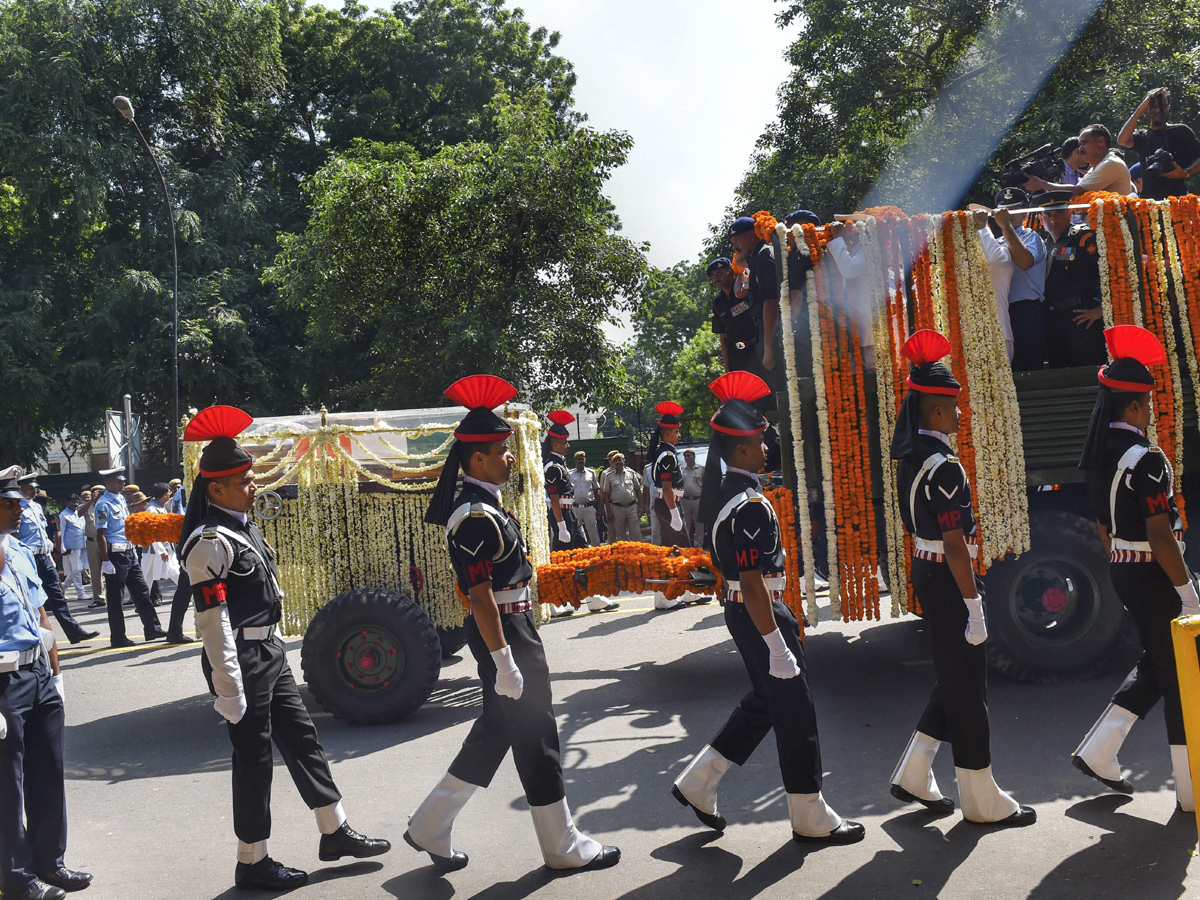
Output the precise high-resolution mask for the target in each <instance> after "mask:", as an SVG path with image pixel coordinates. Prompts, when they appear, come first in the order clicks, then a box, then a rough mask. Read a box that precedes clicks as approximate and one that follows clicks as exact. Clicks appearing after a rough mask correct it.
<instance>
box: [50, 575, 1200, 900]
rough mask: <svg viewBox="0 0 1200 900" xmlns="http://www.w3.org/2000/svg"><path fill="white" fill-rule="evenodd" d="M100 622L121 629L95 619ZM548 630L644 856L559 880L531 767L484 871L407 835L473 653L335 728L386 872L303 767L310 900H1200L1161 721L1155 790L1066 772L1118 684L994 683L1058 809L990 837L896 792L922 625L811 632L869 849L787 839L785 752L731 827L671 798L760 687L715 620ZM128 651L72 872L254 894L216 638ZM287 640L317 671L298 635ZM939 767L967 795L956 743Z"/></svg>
mask: <svg viewBox="0 0 1200 900" xmlns="http://www.w3.org/2000/svg"><path fill="white" fill-rule="evenodd" d="M84 618H85V620H87V621H91V620H93V619H94V620H95V621H96V622H97V625H98V627H102V628H103V627H104V626H103V625H100V624H99V621H100V620H99V617H97V616H96V615H95V614H94V613H88V614H87V615H86V616H85V617H84ZM104 630H105V633H107V629H106V628H105V629H104ZM131 633H132V632H131ZM542 634H543V639H544V640H545V643H546V647H547V655H548V656H549V658H550V663H551V668H552V669H553V670H554V672H555V679H554V692H555V699H556V701H557V702H556V709H557V712H558V715H559V723H560V729H561V732H562V738H563V743H564V766H565V769H566V775H567V782H568V788H567V790H568V797H569V800H570V802H571V805H572V807H573V809H574V810H575V812H576V816H577V820H578V822H579V823H580V825H581V826H582V827H583V828H584V829H585V830H587V831H588V832H590V833H591V834H593V835H595V836H597V837H599V838H602V839H603V840H604V841H605V842H606V843H614V844H617V845H619V846H620V847H621V849H622V852H623V854H624V856H623V859H622V862H621V864H620V865H619V866H617V867H616V868H614V869H611V870H608V871H604V872H596V873H588V874H576V875H573V876H570V877H569V878H562V877H556V876H555V875H553V874H551V873H549V872H548V871H547V870H545V869H544V868H543V867H542V866H541V857H540V855H539V853H538V849H537V843H536V839H535V837H534V834H533V828H532V824H531V822H530V819H529V814H528V812H527V806H526V804H525V801H524V798H523V796H522V792H521V789H520V784H519V782H518V781H517V778H516V773H515V771H514V769H513V768H512V764H511V762H506V763H505V764H504V765H503V766H502V767H501V769H500V772H499V774H498V776H497V778H496V780H495V782H494V783H493V784H492V786H491V788H490V789H489V790H487V791H484V792H480V793H478V794H477V795H476V796H475V798H474V799H473V800H472V801H471V803H470V805H469V806H468V807H467V810H466V812H465V813H464V815H463V816H462V817H461V818H460V820H459V823H458V827H457V830H456V833H455V845H456V847H457V848H459V849H462V850H465V851H467V853H469V854H470V856H471V864H470V866H468V867H467V868H466V869H465V870H463V871H461V872H457V873H454V874H452V875H450V876H448V877H446V878H439V877H437V876H436V875H435V874H434V870H433V869H432V868H431V867H430V866H429V865H428V863H427V859H426V857H424V856H423V855H418V854H416V853H414V852H413V851H412V850H411V849H410V848H408V847H407V846H406V845H404V844H403V843H402V842H401V840H400V837H401V835H402V834H403V832H404V828H405V822H406V819H407V817H408V816H409V814H410V813H411V812H412V811H413V810H414V809H415V808H416V806H417V804H418V803H420V801H421V799H422V798H423V797H424V795H425V793H426V792H427V791H428V790H429V789H430V787H431V786H432V785H433V784H434V782H435V781H436V780H437V778H438V777H440V775H441V774H442V772H443V771H444V770H445V768H446V765H447V763H448V761H449V759H450V758H451V757H452V755H453V754H454V752H455V751H456V750H457V749H458V746H459V744H460V742H461V741H462V738H463V736H464V735H465V733H466V731H467V729H468V727H469V724H470V722H471V721H472V720H473V719H474V717H475V716H476V714H477V712H478V702H479V691H478V682H477V679H476V676H475V673H474V667H473V665H472V663H471V661H470V660H469V657H468V658H465V659H461V660H454V661H451V662H449V663H448V664H447V665H446V667H445V668H444V669H443V671H442V679H441V681H440V682H439V683H438V685H437V688H436V692H435V694H434V696H433V698H432V699H431V702H430V703H428V704H427V705H426V706H425V707H424V708H423V709H421V710H420V711H419V712H418V713H417V714H416V715H414V716H413V717H412V718H410V719H409V720H408V721H406V722H404V723H402V724H400V725H395V726H382V727H373V728H355V727H351V726H348V725H345V724H343V723H341V722H339V721H337V720H335V719H333V718H332V717H330V716H328V715H325V714H323V713H319V712H318V713H317V714H316V715H315V716H314V717H315V719H316V721H317V725H318V728H319V729H320V731H321V737H322V739H323V741H324V744H325V747H326V749H327V750H328V752H329V754H330V757H331V759H332V762H333V771H334V775H335V777H336V778H337V781H338V784H339V786H340V788H341V790H342V791H343V792H344V794H345V798H346V799H345V805H346V809H347V811H348V813H349V817H350V822H351V824H352V825H354V826H355V827H356V828H357V829H359V830H360V831H363V832H365V833H367V834H370V835H372V836H381V837H387V838H389V839H391V841H392V842H393V844H394V845H395V847H394V849H393V850H392V852H391V853H389V854H387V855H386V856H383V857H379V858H377V859H374V860H368V861H363V862H357V863H354V864H351V865H342V866H338V865H323V864H321V863H320V862H319V861H318V860H317V858H316V851H317V831H316V827H315V824H314V822H313V818H312V815H311V814H310V813H309V812H308V811H307V810H306V809H305V808H304V807H303V804H302V803H301V802H300V800H299V798H298V797H297V795H296V792H295V789H294V788H293V787H292V785H291V783H290V780H289V778H288V775H287V771H286V769H284V768H283V766H282V765H281V764H280V765H278V766H277V769H276V774H277V778H276V791H275V800H274V805H273V809H274V815H275V826H274V836H273V837H272V839H271V844H270V851H271V853H272V855H273V856H275V857H276V858H278V859H280V860H282V861H284V862H286V863H287V864H289V865H294V866H298V867H301V868H307V869H309V870H310V872H312V873H313V878H312V882H311V883H310V884H309V885H308V886H306V887H305V888H303V889H301V890H298V891H296V892H294V893H293V895H291V896H294V897H296V898H305V900H307V898H334V897H338V898H340V897H351V896H352V897H355V898H376V897H379V898H388V897H402V898H421V900H450V898H456V900H459V898H461V900H465V898H485V900H524V898H531V897H536V898H560V897H567V896H570V897H571V898H572V900H591V898H624V900H662V898H687V900H695V898H697V897H704V898H708V897H714V898H716V897H719V898H723V900H726V898H727V900H742V898H746V900H748V898H751V897H758V896H760V895H761V896H764V897H770V898H774V897H778V898H784V897H786V898H789V900H792V898H796V897H805V898H810V897H811V898H825V900H867V898H876V897H878V898H885V897H886V898H892V897H896V896H908V897H913V898H920V897H935V896H939V897H947V898H956V900H958V898H976V897H978V898H1024V897H1029V898H1038V900H1042V898H1045V900H1072V898H1084V900H1097V898H1105V897H1122V898H1124V897H1136V898H1154V900H1173V898H1176V897H1182V896H1190V895H1192V894H1195V895H1196V896H1198V897H1200V879H1198V878H1197V876H1196V875H1195V874H1194V873H1195V872H1196V870H1197V865H1196V864H1192V857H1193V852H1194V847H1195V841H1196V827H1195V820H1194V819H1193V818H1192V817H1191V816H1186V815H1182V814H1178V813H1174V792H1173V788H1172V786H1171V785H1172V782H1171V780H1170V779H1171V768H1170V758H1169V754H1168V751H1167V746H1166V740H1165V734H1164V730H1163V723H1162V716H1161V712H1159V713H1157V714H1155V715H1154V716H1152V717H1151V718H1150V720H1148V721H1147V722H1145V723H1140V724H1138V725H1137V726H1135V728H1134V730H1133V734H1132V735H1131V737H1130V739H1129V741H1128V742H1127V744H1126V747H1125V751H1124V752H1123V753H1122V762H1123V763H1124V764H1125V765H1126V766H1127V767H1130V768H1132V779H1133V781H1134V783H1135V784H1136V785H1137V788H1138V791H1137V793H1136V794H1135V795H1134V796H1133V797H1132V798H1126V797H1121V796H1117V795H1112V794H1097V792H1096V791H1095V790H1093V787H1096V788H1099V786H1098V785H1094V783H1093V782H1091V781H1090V780H1089V779H1086V778H1084V777H1083V776H1082V775H1080V774H1079V773H1077V772H1076V771H1075V770H1074V769H1072V768H1071V766H1070V765H1069V760H1068V757H1069V754H1070V752H1071V750H1072V749H1073V748H1074V747H1075V745H1076V744H1077V743H1078V741H1079V739H1080V737H1081V736H1082V735H1083V734H1084V733H1085V731H1086V730H1087V728H1088V727H1089V725H1090V724H1091V722H1092V720H1093V719H1094V717H1095V716H1096V715H1097V714H1098V713H1099V711H1100V710H1101V709H1102V707H1103V706H1104V704H1105V702H1106V700H1107V696H1108V694H1109V693H1110V692H1111V691H1112V690H1113V688H1114V687H1115V685H1116V683H1117V681H1118V679H1117V678H1116V677H1115V676H1114V677H1110V678H1107V679H1104V680H1100V681H1093V682H1088V683H1084V684H1075V685H1065V686H1057V687H1036V686H1027V685H1020V684H1015V683H1012V682H1008V681H1006V680H1003V679H1001V678H1000V677H996V676H994V677H993V678H992V682H991V710H992V725H993V754H994V759H995V769H996V772H997V776H998V780H999V781H1000V783H1001V784H1002V786H1004V787H1006V788H1007V789H1009V790H1011V791H1012V792H1013V793H1014V794H1015V796H1016V797H1017V798H1018V799H1019V800H1020V801H1021V802H1022V803H1026V804H1030V805H1032V806H1034V807H1036V808H1037V810H1038V815H1039V821H1038V823H1037V824H1036V825H1035V826H1033V827H1032V828H1028V829H1024V830H1013V831H993V830H987V829H985V828H980V827H978V826H975V825H973V824H971V823H968V822H964V821H962V819H961V817H959V816H958V815H954V816H949V817H946V818H937V817H934V816H933V815H932V814H931V813H928V812H925V811H923V810H918V811H914V810H913V809H912V808H910V807H905V806H902V805H901V804H899V803H897V802H895V801H894V800H892V798H891V797H890V796H888V793H887V783H888V778H889V776H890V774H891V771H892V767H893V766H894V764H895V761H896V757H897V756H898V754H899V753H900V751H901V750H902V749H903V746H904V743H905V741H906V740H907V738H908V736H909V734H910V732H911V730H912V726H913V723H914V722H915V721H916V719H917V716H918V715H919V712H920V709H921V707H922V705H923V702H924V699H925V696H926V693H927V690H928V687H929V685H930V683H931V680H932V667H931V664H930V662H929V660H928V658H927V654H926V651H925V649H924V648H925V640H924V635H923V634H922V625H921V623H920V622H919V621H916V620H907V621H900V622H891V621H887V620H885V621H884V622H882V623H858V624H854V625H842V624H831V623H828V622H823V623H822V624H821V626H820V627H819V628H817V629H815V630H811V631H810V633H809V637H808V640H807V657H808V666H809V672H810V681H811V683H812V686H813V691H814V694H815V695H816V699H817V709H818V716H819V721H820V723H821V739H822V750H823V754H824V765H825V770H826V781H825V794H826V797H827V798H828V799H829V801H830V802H831V804H832V805H833V806H834V808H836V809H837V810H838V811H839V812H840V813H842V814H843V815H845V816H847V817H850V818H853V819H857V820H859V821H862V822H863V823H865V825H866V827H867V839H866V840H865V841H864V842H863V843H861V844H858V845H855V846H852V847H828V848H821V849H817V850H805V849H803V848H801V847H800V846H799V845H796V844H794V843H792V841H791V840H790V839H789V838H790V829H789V827H788V824H787V809H786V801H785V798H784V795H783V792H782V788H781V785H780V779H779V772H778V768H777V760H776V752H775V748H774V745H773V744H772V743H771V742H770V741H767V742H764V744H763V746H762V747H761V748H760V749H759V751H758V753H757V754H756V755H755V757H754V758H753V759H752V760H751V761H750V763H749V764H748V765H747V766H745V767H744V768H742V769H737V768H735V769H734V770H733V771H731V772H730V773H729V774H728V775H727V776H726V778H725V780H724V782H723V783H722V789H721V809H722V811H723V812H724V813H725V815H726V816H727V817H728V819H729V821H730V825H729V828H728V829H727V830H726V832H725V834H724V835H722V836H718V835H716V834H714V833H713V832H709V831H706V830H704V829H703V828H702V827H701V826H700V825H699V823H698V822H696V821H695V819H694V818H693V817H692V816H691V813H690V812H688V811H686V810H684V809H683V808H682V807H680V806H679V805H678V804H676V802H675V801H674V800H673V799H672V798H671V796H670V795H669V793H668V790H669V787H670V784H671V781H672V780H673V778H674V777H675V776H676V774H677V773H678V772H679V771H680V769H681V768H682V767H683V766H684V765H686V763H687V760H688V759H689V758H690V757H691V755H692V754H694V753H695V752H696V751H698V750H699V749H700V748H701V747H702V746H703V745H704V743H705V742H706V741H707V740H708V739H709V738H710V737H711V736H712V735H713V734H714V733H715V731H716V730H717V728H718V727H719V726H720V725H721V724H722V722H723V721H724V718H725V716H726V714H727V713H728V711H729V709H730V708H731V707H732V705H733V704H734V703H735V702H736V700H737V698H738V697H739V696H740V695H741V693H742V692H743V691H744V690H745V688H746V686H747V679H746V675H745V672H744V670H743V668H742V665H741V661H740V659H739V658H738V656H737V654H736V652H735V651H734V650H733V647H732V644H731V642H730V640H729V638H728V634H727V632H726V631H725V628H724V624H723V620H722V616H721V611H720V609H719V608H718V607H716V606H715V605H714V606H701V607H695V608H691V609H683V610H678V611H672V612H666V613H658V612H654V611H653V610H651V609H649V604H648V602H646V600H645V599H627V600H625V601H623V608H622V609H621V610H620V611H618V612H615V613H608V614H593V615H582V614H581V615H577V616H575V617H573V618H571V619H566V620H558V621H555V622H552V623H550V624H549V625H547V626H546V627H545V628H544V629H543V632H542ZM105 646H106V642H103V641H97V642H93V644H92V645H89V646H86V647H85V648H83V649H79V648H76V649H75V650H74V652H73V653H72V654H71V655H70V656H69V657H66V658H65V659H64V670H65V672H66V685H67V690H68V706H67V722H68V729H67V765H68V785H67V795H68V809H69V817H70V824H71V834H70V842H69V848H68V855H67V862H68V865H71V866H74V867H77V868H81V869H86V870H88V871H91V872H93V873H95V875H96V880H95V884H94V886H93V887H92V888H91V889H89V890H88V892H87V894H86V895H85V896H87V897H88V898H90V900H102V898H159V897H164V898H167V897H169V898H172V900H209V898H225V897H236V896H247V895H246V894H245V893H243V892H240V891H237V890H235V889H233V888H232V886H231V885H232V876H233V864H234V849H235V842H234V837H233V834H232V831H231V825H230V801H229V771H228V770H229V753H230V750H229V743H228V739H227V737H226V735H225V731H224V728H223V727H222V726H221V724H220V723H219V720H218V717H217V715H216V713H214V712H213V711H212V708H211V700H210V698H209V697H208V696H207V695H206V694H205V693H204V684H203V680H202V677H201V675H200V671H199V662H198V659H197V655H198V650H196V649H192V648H168V647H164V646H163V645H149V646H147V647H138V648H135V649H132V650H126V651H110V650H106V649H103V648H104V647H105ZM289 646H290V648H291V651H292V652H291V662H292V666H293V668H294V669H295V670H296V672H297V675H299V668H300V666H299V647H300V642H299V641H298V640H293V641H291V642H290V644H289ZM311 707H312V704H311V702H310V708H311ZM936 771H937V775H938V778H939V782H940V784H941V786H942V788H943V790H945V791H946V792H947V794H948V795H949V796H952V797H954V796H955V793H954V771H953V764H952V760H951V758H950V753H949V751H948V749H944V750H943V752H942V754H941V755H940V756H939V758H938V760H937V766H936ZM1189 866H1190V870H1191V873H1192V874H1190V875H1189ZM1189 889H1190V890H1189Z"/></svg>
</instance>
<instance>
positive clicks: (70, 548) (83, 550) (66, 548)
mask: <svg viewBox="0 0 1200 900" xmlns="http://www.w3.org/2000/svg"><path fill="white" fill-rule="evenodd" d="M79 503H80V498H79V495H78V494H72V495H71V497H70V499H69V500H67V505H66V506H64V507H63V511H62V512H60V513H59V514H58V520H59V522H61V523H62V561H63V576H64V579H65V582H64V590H65V589H66V588H67V587H72V586H73V587H74V588H75V598H76V599H77V600H82V599H84V598H85V597H86V596H87V595H86V594H85V593H84V592H83V570H84V569H86V568H87V567H88V558H87V536H86V534H85V533H84V531H85V528H86V527H87V523H86V522H85V521H84V519H83V516H81V515H79V513H78V512H76V509H77V508H78V507H79Z"/></svg>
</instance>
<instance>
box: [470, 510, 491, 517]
mask: <svg viewBox="0 0 1200 900" xmlns="http://www.w3.org/2000/svg"><path fill="white" fill-rule="evenodd" d="M487 517H488V514H487V513H485V512H484V511H483V510H482V509H473V510H471V518H472V519H486V518H487Z"/></svg>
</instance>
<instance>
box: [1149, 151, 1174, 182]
mask: <svg viewBox="0 0 1200 900" xmlns="http://www.w3.org/2000/svg"><path fill="white" fill-rule="evenodd" d="M1142 168H1143V169H1144V170H1145V171H1147V172H1153V173H1154V174H1155V175H1162V176H1163V177H1164V178H1165V177H1166V175H1167V173H1168V172H1174V171H1175V157H1174V156H1172V155H1171V151H1170V150H1168V149H1167V148H1166V147H1162V148H1161V149H1159V150H1155V151H1154V152H1153V153H1151V154H1150V158H1149V159H1147V160H1146V165H1145V166H1143V167H1142Z"/></svg>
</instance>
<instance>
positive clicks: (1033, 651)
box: [985, 511, 1137, 684]
mask: <svg viewBox="0 0 1200 900" xmlns="http://www.w3.org/2000/svg"><path fill="white" fill-rule="evenodd" d="M1030 531H1031V534H1030V538H1031V540H1030V543H1031V549H1030V550H1029V552H1028V553H1025V554H1024V555H1022V556H1021V557H1019V558H1017V559H1012V560H1005V561H1003V562H999V563H996V564H995V565H994V566H993V567H992V568H991V569H990V570H989V572H988V575H987V579H986V581H985V588H986V590H987V617H988V641H987V657H988V663H989V664H990V665H991V667H992V668H993V669H994V670H996V671H998V672H1001V673H1002V674H1004V675H1007V676H1008V677H1010V678H1013V679H1015V680H1016V681H1022V682H1027V683H1030V684H1062V683H1066V682H1072V681H1086V680H1088V679H1090V678H1096V677H1098V676H1100V675H1103V674H1107V673H1108V672H1110V671H1113V670H1114V669H1116V668H1118V667H1119V666H1120V665H1122V664H1124V663H1126V662H1128V661H1129V658H1130V655H1131V654H1130V648H1131V647H1133V646H1136V642H1137V636H1136V633H1135V632H1134V628H1133V623H1132V621H1131V620H1129V618H1128V615H1127V613H1126V612H1125V609H1124V607H1123V606H1122V605H1121V601H1120V600H1119V599H1118V597H1117V594H1116V591H1115V590H1114V589H1113V586H1112V579H1111V578H1110V576H1109V569H1108V559H1107V557H1106V556H1105V554H1104V547H1103V545H1102V544H1101V543H1100V538H1099V536H1098V535H1097V533H1096V523H1095V522H1093V521H1090V520H1088V519H1085V518H1083V517H1081V516H1078V515H1076V514H1074V513H1069V512H1063V511H1053V512H1044V513H1034V514H1032V515H1031V518H1030Z"/></svg>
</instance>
